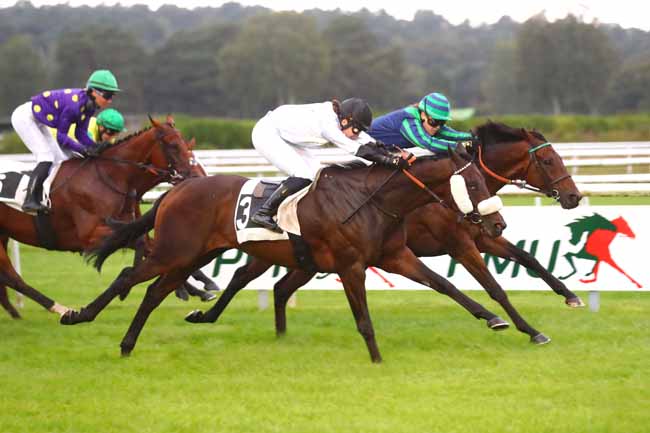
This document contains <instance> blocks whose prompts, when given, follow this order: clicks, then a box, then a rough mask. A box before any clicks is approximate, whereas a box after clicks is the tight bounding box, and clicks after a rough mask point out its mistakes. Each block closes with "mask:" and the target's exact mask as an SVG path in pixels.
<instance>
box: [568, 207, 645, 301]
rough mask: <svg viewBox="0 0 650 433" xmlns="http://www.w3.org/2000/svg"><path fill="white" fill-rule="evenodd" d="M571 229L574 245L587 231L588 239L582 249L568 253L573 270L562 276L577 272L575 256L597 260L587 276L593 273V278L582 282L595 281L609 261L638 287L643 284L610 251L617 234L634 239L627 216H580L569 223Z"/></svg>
mask: <svg viewBox="0 0 650 433" xmlns="http://www.w3.org/2000/svg"><path fill="white" fill-rule="evenodd" d="M568 226H569V228H570V229H571V235H572V236H571V240H570V242H571V243H572V244H573V245H577V244H578V242H579V241H580V238H581V237H582V234H583V233H584V232H587V239H586V240H585V244H584V245H583V247H582V249H581V250H580V251H578V252H577V253H566V254H565V255H564V258H565V259H566V260H567V261H568V262H569V264H570V265H571V268H572V271H571V273H570V274H568V275H565V276H564V277H561V278H562V279H567V278H569V277H570V276H572V275H573V274H575V273H576V272H577V269H576V266H575V264H574V263H573V259H574V258H579V259H586V260H592V261H594V262H596V263H595V264H594V267H593V268H592V269H591V271H590V272H589V273H588V274H587V276H589V275H592V274H593V277H592V278H589V279H587V278H582V279H580V282H582V283H593V282H595V281H596V280H597V279H598V270H599V269H600V264H601V263H602V262H605V263H607V264H608V265H610V266H611V267H612V268H614V269H616V270H617V271H618V272H620V273H621V274H623V275H625V276H626V277H627V278H628V279H629V280H630V281H631V282H632V283H634V284H635V285H636V286H637V288H639V289H640V288H641V287H642V286H641V284H639V282H637V281H636V280H635V279H634V278H632V277H631V276H629V275H628V274H627V273H626V272H625V271H624V270H623V269H622V268H621V267H620V266H619V265H618V264H616V262H615V261H614V259H613V258H612V253H611V252H610V251H609V245H610V244H611V243H612V241H613V240H614V238H615V237H616V235H618V234H621V235H624V236H627V237H630V238H632V239H634V238H635V237H636V235H635V234H634V232H633V231H632V229H631V228H630V226H629V224H628V223H627V221H626V220H625V218H623V217H622V216H621V217H618V218H615V219H613V220H611V221H609V220H608V219H607V218H605V217H603V216H602V215H600V214H598V213H594V214H593V215H591V216H588V217H584V218H580V219H578V220H576V221H574V222H572V223H569V224H568Z"/></svg>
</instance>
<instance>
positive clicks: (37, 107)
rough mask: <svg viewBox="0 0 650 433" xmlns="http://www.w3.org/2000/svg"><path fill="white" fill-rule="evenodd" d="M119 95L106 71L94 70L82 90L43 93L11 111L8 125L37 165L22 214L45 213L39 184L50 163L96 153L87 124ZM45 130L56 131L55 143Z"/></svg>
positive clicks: (43, 178)
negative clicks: (72, 127)
mask: <svg viewBox="0 0 650 433" xmlns="http://www.w3.org/2000/svg"><path fill="white" fill-rule="evenodd" d="M119 91H120V89H119V88H118V86H117V80H116V79H115V76H114V75H113V74H112V73H111V72H110V71H108V70H98V71H95V72H93V73H92V74H91V75H90V77H89V78H88V82H87V83H86V88H85V89H60V90H46V91H44V92H42V93H39V94H38V95H36V96H34V97H32V98H31V100H30V101H28V102H26V103H24V104H22V105H20V106H18V108H16V109H15V110H14V112H13V113H12V115H11V124H12V126H13V128H14V130H15V131H16V133H17V134H18V136H19V137H20V138H21V139H22V140H23V143H25V146H27V148H28V149H29V150H30V151H31V152H32V153H33V154H34V156H36V162H37V164H36V167H35V168H34V171H33V172H32V175H31V177H30V179H29V184H28V186H27V197H26V200H25V203H24V204H23V211H25V212H34V213H37V212H47V211H48V210H49V209H48V208H47V207H46V206H44V205H43V204H42V203H41V200H42V195H43V182H44V181H45V179H46V178H47V176H48V174H49V172H50V168H51V166H52V164H53V163H54V162H57V163H58V162H62V161H65V160H67V159H69V158H70V157H72V156H73V155H75V154H76V155H80V156H87V155H90V154H96V153H97V151H98V149H97V146H95V144H96V143H95V142H94V141H93V140H92V139H91V138H90V136H89V135H88V123H89V122H90V118H91V117H92V115H93V114H94V113H95V112H96V111H97V110H98V109H100V108H104V107H107V106H108V105H110V104H111V102H112V99H113V95H114V94H115V93H116V92H119ZM71 125H75V134H74V138H72V137H69V136H68V130H69V129H70V126H71ZM48 128H54V129H56V139H54V137H52V135H51V133H50V131H49V129H48ZM75 139H76V140H75Z"/></svg>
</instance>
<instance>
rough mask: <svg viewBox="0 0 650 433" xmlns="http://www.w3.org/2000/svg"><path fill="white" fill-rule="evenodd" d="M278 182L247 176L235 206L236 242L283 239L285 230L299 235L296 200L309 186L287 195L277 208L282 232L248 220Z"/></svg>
mask: <svg viewBox="0 0 650 433" xmlns="http://www.w3.org/2000/svg"><path fill="white" fill-rule="evenodd" d="M278 186H279V184H278V183H274V182H268V181H264V180H259V179H249V180H248V181H246V183H244V185H243V186H242V189H241V190H240V191H239V197H238V198H237V206H236V207H235V215H234V218H235V220H234V223H235V231H236V234H237V242H239V243H240V244H241V243H244V242H251V241H275V240H287V239H289V235H288V234H287V232H290V233H293V234H296V235H300V224H299V223H298V213H297V210H298V202H299V201H300V199H301V198H302V197H304V196H305V195H306V194H307V192H308V191H309V186H307V187H305V188H303V189H302V190H300V191H298V192H297V193H295V194H293V195H290V196H289V197H287V198H286V199H285V200H284V201H283V202H282V204H280V207H279V209H278V215H277V221H278V225H279V226H280V228H282V230H284V232H282V233H276V232H274V231H272V230H269V229H266V228H264V227H262V226H260V225H257V224H255V223H254V222H252V221H251V216H252V215H253V214H254V213H255V212H257V210H258V209H259V208H260V207H261V206H262V205H263V204H264V202H265V201H266V199H267V198H268V197H269V196H270V195H271V194H272V193H273V191H275V190H276V189H277V187H278Z"/></svg>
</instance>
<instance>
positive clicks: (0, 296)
mask: <svg viewBox="0 0 650 433" xmlns="http://www.w3.org/2000/svg"><path fill="white" fill-rule="evenodd" d="M0 305H2V307H3V308H4V309H5V310H6V311H7V313H9V315H10V316H11V317H12V318H13V319H20V313H18V310H16V308H15V307H14V306H13V305H12V304H11V301H9V296H8V294H7V286H5V285H4V284H0Z"/></svg>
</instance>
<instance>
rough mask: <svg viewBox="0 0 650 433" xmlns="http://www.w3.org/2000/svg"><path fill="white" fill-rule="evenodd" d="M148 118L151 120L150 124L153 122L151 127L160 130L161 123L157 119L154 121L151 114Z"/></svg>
mask: <svg viewBox="0 0 650 433" xmlns="http://www.w3.org/2000/svg"><path fill="white" fill-rule="evenodd" d="M147 117H148V118H149V122H151V125H152V126H153V127H154V128H159V127H160V123H159V122H158V121H157V120H156V119H154V118H153V117H151V114H147Z"/></svg>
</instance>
